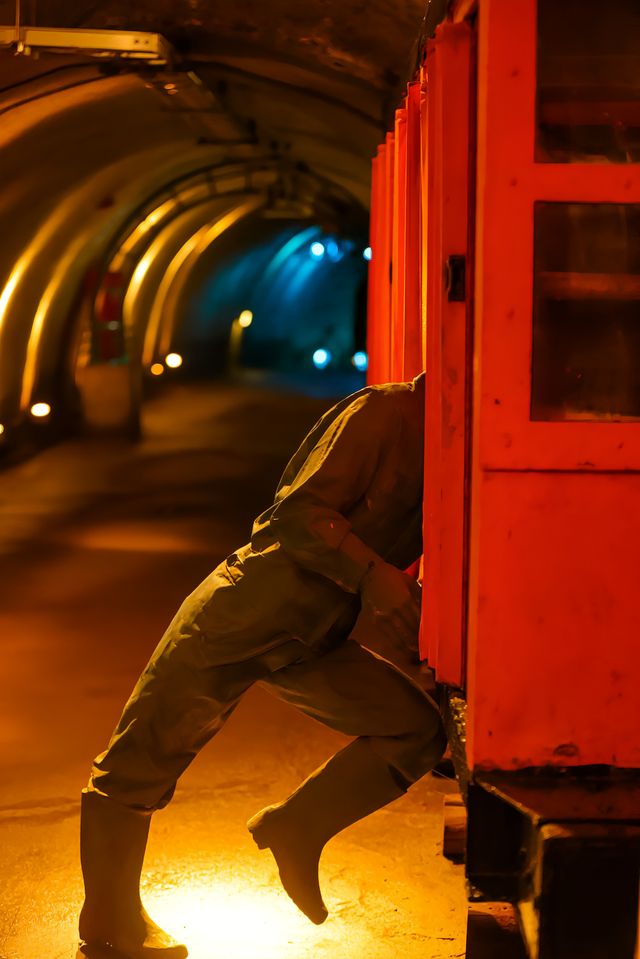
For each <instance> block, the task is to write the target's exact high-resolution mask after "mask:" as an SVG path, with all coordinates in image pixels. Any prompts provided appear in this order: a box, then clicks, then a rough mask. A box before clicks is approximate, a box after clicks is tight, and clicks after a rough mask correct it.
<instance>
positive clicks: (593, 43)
mask: <svg viewBox="0 0 640 959" xmlns="http://www.w3.org/2000/svg"><path fill="white" fill-rule="evenodd" d="M535 158H536V160H537V161H538V162H542V163H545V162H546V163H580V162H586V163H589V162H592V163H593V162H595V163H638V162H639V161H640V3H639V2H638V0H608V2H607V3H603V2H602V0H538V64H537V136H536V156H535Z"/></svg>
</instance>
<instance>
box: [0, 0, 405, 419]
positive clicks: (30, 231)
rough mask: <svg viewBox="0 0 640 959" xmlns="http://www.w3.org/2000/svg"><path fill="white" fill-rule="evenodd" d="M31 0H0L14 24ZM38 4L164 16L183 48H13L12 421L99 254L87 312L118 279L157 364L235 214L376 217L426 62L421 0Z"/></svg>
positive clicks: (2, 369)
mask: <svg viewBox="0 0 640 959" xmlns="http://www.w3.org/2000/svg"><path fill="white" fill-rule="evenodd" d="M15 10H16V5H15V3H14V2H13V0H10V2H7V0H0V23H4V24H7V25H10V24H13V22H14V16H15ZM22 10H23V12H26V13H27V14H28V19H27V23H28V24H30V25H36V26H39V27H47V26H55V27H60V28H71V30H72V31H73V30H74V29H78V28H90V29H106V30H108V31H121V30H135V29H140V30H145V31H152V32H157V33H160V34H162V35H163V36H164V37H165V38H166V39H167V40H168V41H169V43H170V44H172V45H173V48H174V50H175V56H173V57H170V62H167V63H166V64H165V65H158V64H156V65H149V64H148V63H146V64H145V63H140V62H136V63H133V62H131V61H123V60H122V59H117V60H114V59H112V58H111V59H97V58H96V57H95V56H94V57H92V56H89V55H88V54H87V52H86V51H85V52H82V51H79V50H77V49H76V50H75V51H74V50H72V49H70V48H68V49H66V51H62V50H60V49H57V50H49V49H44V50H38V51H37V56H36V55H23V56H16V55H15V53H16V47H15V44H10V45H9V46H8V47H7V49H4V50H3V49H1V48H0V176H1V177H2V180H3V182H5V183H7V182H8V183H11V189H10V190H5V191H3V192H2V195H0V224H1V225H2V230H3V233H4V240H3V243H2V244H0V383H1V388H0V420H1V421H2V422H3V423H4V424H6V423H7V422H11V421H12V420H13V421H17V420H18V419H19V417H20V415H21V414H22V413H24V412H25V411H26V410H28V408H29V404H30V403H31V402H34V401H35V400H37V399H38V398H39V394H42V395H44V394H46V393H47V392H49V393H50V392H51V390H52V388H53V387H52V384H53V383H54V381H55V379H56V376H58V375H59V371H60V367H61V356H62V354H63V353H64V352H65V350H66V351H67V353H68V352H69V343H70V341H71V340H72V339H73V338H74V337H76V338H77V336H78V329H77V317H76V319H75V320H74V319H73V318H72V314H73V312H74V311H75V312H76V313H79V312H80V311H81V301H82V298H83V297H84V298H85V299H86V298H87V296H89V293H87V277H88V276H89V275H90V274H91V272H92V271H93V273H96V275H98V278H100V277H103V279H102V280H100V279H99V281H98V284H97V286H96V287H95V289H93V290H92V291H90V297H89V298H91V297H93V304H94V305H93V306H92V307H91V309H92V310H95V309H96V308H97V305H98V304H99V303H101V302H102V303H104V302H106V303H107V306H109V302H108V301H109V296H110V293H109V284H113V282H114V276H116V277H120V280H119V281H118V282H120V281H121V282H122V284H123V285H122V291H121V292H122V298H121V302H120V303H119V304H117V310H119V315H118V320H119V322H120V323H121V325H122V324H123V323H124V327H123V332H124V335H125V339H127V337H128V338H129V340H130V341H135V343H136V344H137V347H139V349H137V355H138V356H140V355H141V352H142V349H144V355H145V358H146V360H145V361H146V362H148V361H149V360H150V359H151V357H152V355H153V354H154V352H157V350H158V349H160V350H161V349H162V348H163V345H164V344H166V342H168V340H169V337H170V332H171V329H172V328H173V326H175V324H176V323H177V322H178V318H177V316H176V311H177V310H178V305H179V304H180V303H181V302H182V301H184V299H185V297H184V295H183V291H184V290H185V289H188V287H189V281H188V275H189V272H190V271H192V270H193V268H194V266H195V263H196V261H197V259H198V256H197V253H204V251H205V250H207V249H209V247H210V246H211V244H212V243H214V242H215V241H217V239H218V238H219V236H220V235H221V233H222V232H223V230H224V229H226V228H227V227H228V226H230V225H232V224H233V223H235V222H237V220H238V218H239V217H240V218H241V217H250V216H251V215H259V211H260V210H262V211H264V210H267V211H269V212H268V215H271V216H275V217H280V218H283V219H285V218H289V219H293V220H295V219H298V220H299V221H300V222H301V223H304V222H306V223H310V222H315V223H316V224H317V225H318V226H319V227H320V228H321V229H323V230H324V231H326V232H327V233H335V234H336V235H338V234H340V233H343V234H344V235H345V236H348V235H352V236H353V235H356V234H357V235H358V236H361V235H362V234H363V230H364V228H365V226H366V207H367V206H368V198H369V174H370V159H371V156H372V154H373V152H374V150H375V146H376V145H377V143H378V142H379V140H380V137H381V133H382V131H384V130H385V129H386V118H387V115H388V111H389V109H390V108H393V107H394V106H395V104H396V101H397V95H398V86H399V83H400V79H401V78H406V76H407V75H408V73H409V72H410V66H409V64H410V61H411V50H412V46H413V41H414V39H415V37H416V36H417V34H418V30H419V26H420V21H421V18H422V16H421V15H422V12H423V0H410V2H407V3H405V4H403V5H402V7H401V9H399V8H398V6H397V5H396V4H394V3H392V2H389V0H378V2H374V3H364V2H362V0H358V2H350V3H340V4H339V3H337V2H334V0H311V2H310V3H306V4H305V5H299V4H297V3H295V2H293V0H274V2H271V3H269V4H268V5H264V4H261V3H257V2H251V3H245V4H244V5H243V6H242V8H241V9H236V8H235V7H234V6H233V5H231V4H229V3H228V2H222V0H208V2H203V0H177V2H175V0H134V2H133V3H124V2H120V0H117V2H108V0H103V2H100V0H98V2H93V3H88V2H84V3H74V4H72V5H71V4H69V3H67V2H66V0H37V3H36V2H31V3H27V4H25V3H23V4H22ZM23 25H24V19H23ZM70 36H71V37H72V38H73V36H74V34H73V33H72V34H71V35H70ZM76 36H77V34H76ZM109 36H111V34H109ZM23 53H26V54H29V53H30V51H29V49H27V50H26V51H23ZM185 211H186V212H185ZM189 211H190V212H189ZM156 221H157V222H156ZM172 223H173V225H172ZM9 227H10V228H9ZM161 231H162V236H160V233H161ZM151 250H154V251H155V254H154V256H155V255H157V262H155V263H154V264H153V265H150V262H151V260H153V259H154V256H150V254H149V251H151ZM145 262H146V266H145ZM163 267H164V272H163ZM145 272H147V274H148V275H145ZM161 274H162V277H163V279H162V281H161V283H160V285H159V286H158V284H157V283H156V286H155V288H154V287H153V284H152V282H151V278H152V277H155V278H156V280H158V279H159V278H160V276H161ZM105 284H106V286H105ZM167 317H168V318H167ZM149 318H151V320H152V322H151V323H149V322H148V320H149ZM74 323H75V324H76V325H75V326H74ZM134 352H135V351H134ZM65 362H67V363H68V362H69V361H68V357H67V360H65Z"/></svg>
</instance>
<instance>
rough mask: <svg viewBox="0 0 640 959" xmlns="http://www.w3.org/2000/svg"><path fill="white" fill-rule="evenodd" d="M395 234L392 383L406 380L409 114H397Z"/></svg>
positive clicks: (392, 258)
mask: <svg viewBox="0 0 640 959" xmlns="http://www.w3.org/2000/svg"><path fill="white" fill-rule="evenodd" d="M394 150H395V155H394V183H393V230H392V237H393V240H392V243H393V245H392V250H391V367H390V370H389V373H390V379H392V380H396V381H401V380H403V379H404V319H405V317H404V310H405V282H406V272H405V271H406V263H405V251H406V240H407V235H406V202H407V110H406V108H405V107H401V108H400V109H399V110H396V120H395V137H394Z"/></svg>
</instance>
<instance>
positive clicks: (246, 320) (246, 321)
mask: <svg viewBox="0 0 640 959" xmlns="http://www.w3.org/2000/svg"><path fill="white" fill-rule="evenodd" d="M238 323H239V324H240V326H242V327H244V329H246V328H247V327H248V326H251V324H252V323H253V313H252V312H251V310H243V311H242V313H241V314H240V316H239V317H238Z"/></svg>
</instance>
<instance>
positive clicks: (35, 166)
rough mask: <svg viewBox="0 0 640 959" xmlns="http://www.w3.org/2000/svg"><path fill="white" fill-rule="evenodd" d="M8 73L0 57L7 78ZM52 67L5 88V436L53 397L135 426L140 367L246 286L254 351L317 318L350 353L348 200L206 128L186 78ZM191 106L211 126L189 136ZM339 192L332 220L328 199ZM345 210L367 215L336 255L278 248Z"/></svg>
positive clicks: (199, 337) (237, 298)
mask: <svg viewBox="0 0 640 959" xmlns="http://www.w3.org/2000/svg"><path fill="white" fill-rule="evenodd" d="M2 66H3V64H2V60H1V57H0V79H1V77H2ZM67 67H68V69H67ZM72 67H73V69H72ZM34 69H35V70H36V73H37V68H34ZM51 72H52V71H44V73H43V75H42V77H38V76H32V77H30V83H29V88H28V91H26V93H25V90H23V89H22V88H21V87H20V84H17V85H15V86H14V87H6V88H2V89H0V116H1V117H2V125H1V127H0V175H1V176H2V180H3V182H7V183H11V184H12V188H11V189H10V190H5V191H3V193H2V196H0V222H2V223H3V224H10V225H11V228H10V230H5V236H4V242H3V243H2V245H1V246H0V423H1V424H2V426H3V429H4V431H5V433H4V434H3V435H4V440H6V432H7V430H8V431H9V432H11V431H12V430H13V429H14V428H15V430H16V431H18V430H19V429H20V425H21V423H24V422H29V421H30V417H29V412H30V410H31V409H32V407H33V404H35V403H46V404H49V406H51V407H53V408H54V414H53V417H52V418H53V419H55V415H56V414H57V415H59V417H60V420H62V419H64V418H65V417H66V418H68V416H69V414H70V413H74V414H76V415H78V416H79V417H80V419H81V420H83V421H84V424H85V426H86V425H87V424H88V425H89V426H91V425H93V426H95V427H97V428H105V427H106V428H118V429H121V428H122V429H130V428H131V427H132V425H133V426H134V427H135V422H136V421H137V415H138V408H139V402H140V395H141V392H140V379H141V372H142V369H143V367H148V366H149V365H150V364H151V363H152V362H154V360H156V359H158V358H159V357H160V358H162V356H163V355H164V353H166V351H167V349H168V348H169V346H170V344H171V342H172V341H173V339H174V335H175V336H178V338H179V339H180V340H181V342H182V343H184V344H186V347H189V346H190V345H191V346H193V347H194V348H197V346H198V343H201V342H202V341H203V340H207V339H210V340H212V341H215V340H216V339H218V340H220V341H221V340H223V339H224V336H225V325H226V328H227V329H228V324H229V322H230V317H229V310H231V311H232V315H233V311H235V310H236V309H238V308H240V306H241V305H244V306H245V307H246V306H247V303H246V302H245V301H246V300H247V291H248V290H252V291H253V292H252V295H251V296H250V297H249V299H250V300H251V306H250V307H249V308H254V312H255V314H256V324H255V328H254V329H253V330H251V331H247V335H246V337H245V347H246V349H247V355H252V356H253V359H254V360H255V359H256V357H257V356H258V354H259V353H260V352H261V349H262V348H263V347H265V345H266V343H267V341H268V340H269V341H270V342H271V349H272V353H273V351H274V350H275V351H277V346H276V344H277V343H280V344H281V346H283V345H284V344H288V345H289V346H291V345H294V344H299V345H300V349H299V354H300V356H302V355H303V354H304V355H305V356H306V355H307V354H308V350H309V349H310V348H311V346H312V345H313V343H314V342H315V341H316V340H318V345H319V339H322V335H321V334H319V333H317V330H316V327H318V325H319V320H318V319H317V317H318V316H319V313H320V312H321V311H323V312H325V313H326V314H327V315H328V316H329V315H330V316H331V319H330V320H329V321H328V323H327V324H325V325H326V326H327V327H328V328H329V332H331V329H334V328H335V330H338V331H339V332H338V335H337V336H336V335H334V337H333V338H334V339H335V346H334V350H335V351H336V353H337V354H339V355H341V356H342V355H346V353H347V352H348V351H349V349H350V348H351V347H350V345H349V342H350V340H352V336H351V334H350V333H349V334H347V332H346V331H347V328H348V327H350V326H352V325H353V321H352V320H351V319H349V320H347V318H346V313H352V312H353V309H352V305H351V304H352V302H353V301H354V298H355V292H354V290H355V286H354V284H356V285H357V282H360V280H359V279H358V280H357V281H356V277H359V274H360V273H361V272H362V266H363V265H362V264H361V263H358V264H357V268H356V269H354V270H352V271H351V273H350V270H349V264H350V265H351V266H352V267H353V266H354V265H355V262H356V261H355V254H354V255H352V253H353V250H355V249H356V247H357V246H358V245H360V246H361V244H362V242H364V240H363V239H362V238H361V237H364V224H365V222H366V221H365V217H364V212H363V211H362V209H361V207H360V205H359V203H358V202H357V200H355V199H354V198H353V197H349V196H348V195H347V194H345V193H344V190H343V188H342V187H341V186H337V187H335V188H332V187H331V184H330V183H328V182H327V181H326V180H325V179H324V178H322V177H320V178H318V177H316V176H314V175H313V174H312V173H311V172H310V171H308V170H305V169H302V168H301V169H300V170H299V171H295V169H294V168H293V167H292V166H291V163H290V161H287V162H286V164H285V166H286V169H287V171H288V172H287V173H286V175H285V174H283V166H282V160H281V158H278V157H269V156H268V155H267V156H263V155H262V148H261V147H260V145H259V144H258V145H257V146H256V144H255V143H254V144H252V143H250V142H249V141H248V140H247V138H246V136H243V131H242V130H241V129H238V127H237V124H236V127H235V128H234V126H233V123H232V122H230V121H229V118H228V117H225V116H222V118H221V119H218V120H216V119H215V110H212V103H211V97H210V95H209V94H208V93H207V92H206V91H202V90H201V89H200V88H199V87H198V85H197V84H195V83H194V82H193V80H191V79H189V78H188V77H187V78H185V76H184V75H181V76H180V78H179V79H178V80H177V81H176V82H175V83H174V82H169V81H170V80H171V79H172V78H171V77H170V76H167V74H166V73H165V74H161V75H155V74H153V73H148V74H144V73H143V74H140V73H136V72H131V71H124V72H122V73H119V74H116V75H110V74H109V73H108V72H106V73H105V71H103V70H102V69H101V68H100V67H98V66H94V65H93V64H91V63H88V62H87V63H82V64H81V63H77V62H73V63H67V61H66V60H65V61H63V62H62V67H61V68H60V69H59V70H58V71H53V72H54V73H55V74H56V75H55V76H51V75H50V74H51ZM58 74H59V75H58ZM27 93H28V95H27ZM174 94H178V96H174ZM194 98H195V99H194ZM198 98H200V99H198ZM200 101H202V102H200ZM199 113H202V114H204V115H206V122H207V123H208V124H209V128H208V130H209V133H210V126H211V123H214V124H215V123H218V128H216V129H217V130H218V134H219V135H218V136H216V137H211V136H202V135H198V133H199V132H200V133H201V131H199V129H198V123H200V122H203V121H201V120H200V119H198V117H197V116H195V118H194V115H195V114H199ZM212 117H213V119H212ZM292 171H293V173H292ZM332 189H334V192H335V194H336V196H337V197H338V200H337V202H336V203H335V210H338V214H335V210H333V208H332V206H331V203H332V202H333V201H330V202H329V206H327V196H329V195H330V194H331V191H332ZM285 194H286V196H285V198H284V200H281V199H280V198H281V197H283V196H284V195H285ZM274 197H275V200H274ZM319 197H320V200H318V198H319ZM323 197H324V199H322V198H323ZM274 202H275V203H276V204H277V203H281V202H282V204H283V209H279V210H277V211H275V212H274V213H273V215H274V216H277V219H268V218H262V217H261V216H260V215H259V211H260V210H262V209H263V208H265V206H268V207H271V206H272V205H273V203H274ZM318 202H320V207H318V206H317V203H318ZM323 204H324V205H323ZM327 209H328V210H329V214H328V218H327ZM339 211H343V212H345V211H346V214H347V219H348V220H350V221H351V227H349V229H350V230H351V234H353V233H354V229H353V224H354V223H356V224H357V223H360V224H361V226H360V227H358V228H357V229H356V232H359V233H360V234H361V237H358V239H357V241H353V240H351V241H350V242H351V248H352V249H350V250H349V251H348V255H344V256H341V259H342V260H344V262H342V263H337V262H331V261H330V259H329V258H325V260H324V261H323V262H315V261H314V260H313V258H310V257H309V255H308V249H307V248H305V249H304V250H303V249H302V248H300V249H293V248H292V247H291V246H290V247H289V248H288V249H289V254H288V255H286V256H283V255H282V250H281V247H282V245H283V244H290V245H291V244H292V243H293V244H294V246H295V244H296V242H297V241H295V237H296V236H302V235H303V233H304V231H305V230H309V229H315V230H316V232H317V235H318V236H320V235H321V234H322V233H323V232H324V234H327V231H330V232H333V233H336V234H338V233H339V229H340V224H339V223H338V222H337V221H335V222H332V217H333V218H334V220H335V217H336V215H337V219H338V220H339V218H340V215H341V214H340V212H339ZM244 220H246V225H243V221H244ZM320 223H322V226H320V225H319V224H320ZM284 224H286V226H284ZM227 232H228V234H229V235H228V238H227ZM309 235H311V234H309ZM278 254H280V256H279V257H278ZM234 259H235V263H232V261H233V260H234ZM285 261H286V262H285ZM261 263H262V264H263V265H264V270H263V272H262V273H261V269H260V264H261ZM329 267H331V269H329ZM263 274H264V275H263ZM350 275H351V280H350V279H349V276H350ZM234 283H235V284H236V290H240V289H241V290H242V294H241V295H240V294H237V295H236V294H233V291H232V287H233V284H234ZM214 287H215V294H214V298H215V299H216V302H217V306H216V308H215V310H213V311H211V310H209V312H208V313H207V309H208V308H207V305H206V304H207V302H208V297H209V298H210V297H211V295H212V290H213V288H214ZM341 297H342V299H343V301H342V302H341V299H340V298H341ZM205 314H207V315H206V316H205ZM267 317H268V324H267V321H266V318H267ZM231 318H232V317H231ZM268 325H270V326H271V333H270V334H269V335H267V326H268ZM304 330H308V335H307V336H306V337H305V335H303V331H304ZM263 352H264V350H263ZM293 353H295V350H293ZM274 355H275V354H274ZM195 367H196V364H194V370H195ZM4 440H3V441H4Z"/></svg>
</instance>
